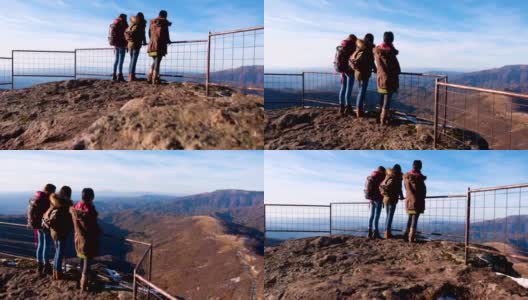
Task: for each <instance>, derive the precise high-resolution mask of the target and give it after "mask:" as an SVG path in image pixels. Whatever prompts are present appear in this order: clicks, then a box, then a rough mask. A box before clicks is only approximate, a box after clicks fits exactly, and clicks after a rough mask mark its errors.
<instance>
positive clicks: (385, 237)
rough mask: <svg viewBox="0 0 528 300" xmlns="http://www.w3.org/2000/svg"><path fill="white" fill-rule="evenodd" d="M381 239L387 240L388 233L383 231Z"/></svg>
mask: <svg viewBox="0 0 528 300" xmlns="http://www.w3.org/2000/svg"><path fill="white" fill-rule="evenodd" d="M383 238H384V239H386V240H388V239H389V232H388V231H387V230H385V232H384V233H383Z"/></svg>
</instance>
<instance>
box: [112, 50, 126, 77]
mask: <svg viewBox="0 0 528 300" xmlns="http://www.w3.org/2000/svg"><path fill="white" fill-rule="evenodd" d="M125 53H126V48H115V62H114V73H117V67H118V65H119V74H123V63H124V62H125Z"/></svg>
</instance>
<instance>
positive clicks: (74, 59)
mask: <svg viewBox="0 0 528 300" xmlns="http://www.w3.org/2000/svg"><path fill="white" fill-rule="evenodd" d="M73 76H75V80H77V49H75V53H74V57H73Z"/></svg>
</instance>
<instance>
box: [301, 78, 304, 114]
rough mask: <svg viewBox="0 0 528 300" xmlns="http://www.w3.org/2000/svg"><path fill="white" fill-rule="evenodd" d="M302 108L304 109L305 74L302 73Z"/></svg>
mask: <svg viewBox="0 0 528 300" xmlns="http://www.w3.org/2000/svg"><path fill="white" fill-rule="evenodd" d="M301 106H302V107H303V108H304V72H302V90H301Z"/></svg>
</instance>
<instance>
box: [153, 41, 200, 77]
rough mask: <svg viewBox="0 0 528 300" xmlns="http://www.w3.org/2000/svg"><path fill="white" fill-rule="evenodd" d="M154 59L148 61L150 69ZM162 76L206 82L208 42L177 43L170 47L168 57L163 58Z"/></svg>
mask: <svg viewBox="0 0 528 300" xmlns="http://www.w3.org/2000/svg"><path fill="white" fill-rule="evenodd" d="M151 63H152V59H150V60H147V67H146V68H145V70H148V69H149V68H150V64H151ZM162 65H163V67H162V69H161V74H162V76H164V77H168V78H172V79H170V80H176V78H184V79H186V81H193V82H199V83H203V82H205V71H206V68H207V41H190V42H176V43H173V44H171V45H170V46H169V49H168V55H167V56H166V57H164V58H163V61H162Z"/></svg>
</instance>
